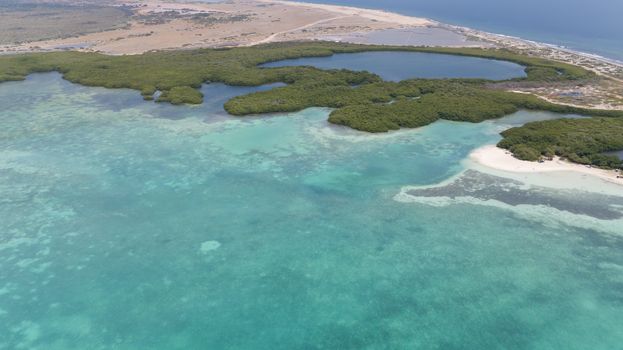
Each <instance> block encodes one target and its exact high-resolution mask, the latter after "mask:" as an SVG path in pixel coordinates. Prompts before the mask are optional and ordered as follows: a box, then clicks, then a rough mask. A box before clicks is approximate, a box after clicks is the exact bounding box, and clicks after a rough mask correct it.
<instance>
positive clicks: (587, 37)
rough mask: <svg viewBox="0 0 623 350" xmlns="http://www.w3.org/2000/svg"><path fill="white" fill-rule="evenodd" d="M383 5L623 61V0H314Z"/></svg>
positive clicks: (408, 13)
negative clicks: (622, 19) (622, 21)
mask: <svg viewBox="0 0 623 350" xmlns="http://www.w3.org/2000/svg"><path fill="white" fill-rule="evenodd" d="M307 2H321V3H329V4H339V5H348V6H356V7H365V8H376V9H383V10H388V11H393V12H399V13H403V14H407V15H412V16H420V17H428V18H433V19H436V20H439V21H442V22H446V23H451V24H459V25H464V26H468V27H472V28H476V29H483V30H486V31H491V32H495V33H501V34H507V35H515V36H520V37H522V38H526V39H532V40H537V41H541V42H546V43H550V44H557V45H564V46H568V47H570V48H573V49H578V50H581V51H586V52H592V53H596V54H600V55H603V56H606V57H610V58H614V59H618V60H620V61H623V37H622V35H621V34H623V27H622V25H621V18H623V1H619V0H593V1H585V0H548V1H540V0H522V1H508V0H501V1H500V0H470V1H465V0H435V1H430V0H386V1H375V0H311V1H307Z"/></svg>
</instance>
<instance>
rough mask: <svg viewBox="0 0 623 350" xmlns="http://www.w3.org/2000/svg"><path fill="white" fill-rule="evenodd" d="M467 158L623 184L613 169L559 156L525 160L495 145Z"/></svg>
mask: <svg viewBox="0 0 623 350" xmlns="http://www.w3.org/2000/svg"><path fill="white" fill-rule="evenodd" d="M469 160H470V161H472V162H474V163H476V164H479V165H481V166H484V167H486V168H490V169H493V170H498V171H503V172H509V173H515V174H526V173H530V174H543V173H553V172H572V173H576V174H582V175H588V176H591V177H595V178H599V179H601V180H604V181H607V182H610V183H614V184H617V185H620V186H623V178H617V176H623V174H621V173H618V172H616V171H614V170H604V169H599V168H593V167H588V166H585V165H580V164H575V163H571V162H568V161H565V160H562V159H560V158H555V159H554V160H552V161H546V162H544V163H537V162H527V161H523V160H519V159H517V158H515V157H513V156H512V155H511V154H510V152H508V151H507V150H504V149H502V148H498V147H496V146H495V145H487V146H484V147H481V148H478V149H476V150H475V151H473V152H472V153H471V154H470V155H469Z"/></svg>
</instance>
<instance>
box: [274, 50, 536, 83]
mask: <svg viewBox="0 0 623 350" xmlns="http://www.w3.org/2000/svg"><path fill="white" fill-rule="evenodd" d="M287 66H314V67H317V68H321V69H351V70H367V71H369V72H373V73H376V74H378V75H379V76H381V78H383V79H384V80H391V81H400V80H405V79H410V78H416V77H417V78H427V79H442V78H480V79H490V80H505V79H512V78H521V77H525V76H526V73H525V72H524V69H525V67H523V66H521V65H518V64H516V63H512V62H507V61H497V60H490V59H482V58H474V57H460V56H450V55H438V54H430V53H414V52H362V53H354V54H338V55H333V56H329V57H309V58H297V59H291V60H283V61H277V62H270V63H266V64H263V65H262V67H287Z"/></svg>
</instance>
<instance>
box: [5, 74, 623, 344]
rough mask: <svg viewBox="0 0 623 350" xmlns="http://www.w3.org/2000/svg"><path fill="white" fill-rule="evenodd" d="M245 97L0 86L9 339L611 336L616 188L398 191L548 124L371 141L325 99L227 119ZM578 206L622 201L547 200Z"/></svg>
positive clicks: (533, 340) (619, 308) (214, 89)
mask: <svg viewBox="0 0 623 350" xmlns="http://www.w3.org/2000/svg"><path fill="white" fill-rule="evenodd" d="M251 90H252V89H250V88H231V87H226V86H222V85H214V86H207V87H205V88H204V89H203V91H204V93H205V94H206V99H207V101H208V103H206V104H204V105H202V106H199V107H183V106H182V107H172V106H168V105H163V104H154V103H150V102H144V101H142V100H141V97H140V94H139V93H138V92H136V91H128V90H105V89H101V88H87V87H81V86H78V85H72V84H70V83H68V82H66V81H64V80H62V79H61V78H60V76H59V75H58V74H43V75H32V76H30V77H28V79H27V80H26V81H25V82H14V83H5V84H0V106H2V110H1V112H0V121H1V122H2V125H3V127H2V128H0V218H1V220H0V324H1V325H2V326H1V327H0V349H10V350H13V349H46V350H50V349H51V350H55V349H63V350H68V349H128V350H129V349H133V350H136V349H150V350H154V349H167V350H168V349H271V350H274V349H288V350H291V349H418V348H421V349H435V348H437V349H452V348H454V349H608V350H609V349H616V348H619V347H620V345H621V344H622V343H623V319H622V318H621V314H623V232H621V230H620V228H621V227H623V226H622V224H623V222H622V221H621V220H620V215H619V214H621V213H620V208H621V207H623V199H614V200H613V199H612V198H610V199H608V201H602V200H601V199H600V198H599V197H589V196H584V195H582V194H581V193H576V192H571V193H560V194H557V193H554V194H552V193H540V194H539V195H540V196H546V197H543V198H550V197H551V196H555V199H556V201H555V202H554V203H556V206H555V207H549V206H545V205H533V204H529V203H527V204H523V205H515V204H505V205H504V204H503V203H502V202H500V203H497V202H495V201H483V200H481V199H478V198H471V199H470V197H469V196H467V197H465V198H463V200H461V201H459V200H453V199H452V198H450V197H448V198H446V203H441V202H431V203H428V204H427V203H425V201H424V202H417V201H413V202H405V201H398V200H396V198H395V196H396V195H397V194H398V193H400V191H401V189H402V187H403V186H406V185H430V184H436V183H439V182H441V181H444V180H446V179H448V178H450V177H452V176H454V175H457V174H459V173H460V172H461V171H462V170H463V165H461V160H463V159H464V158H465V157H466V156H467V155H468V154H469V152H470V151H471V150H473V149H474V148H476V147H479V146H481V145H483V144H487V143H493V142H496V141H497V140H498V139H499V136H498V133H499V131H501V130H503V129H505V128H508V127H509V126H511V125H516V124H517V123H520V122H524V121H528V120H538V119H544V118H552V117H556V116H554V115H551V114H546V113H525V112H520V113H518V114H517V115H515V116H512V117H509V118H505V119H503V120H500V121H495V122H487V123H482V124H467V123H453V122H437V123H435V124H433V125H430V126H428V127H426V128H422V129H419V130H410V131H400V132H396V133H392V134H387V135H368V134H361V133H357V132H354V131H350V130H346V129H342V128H336V127H331V126H329V125H328V124H327V122H326V118H327V115H328V113H329V111H328V110H326V109H309V110H305V111H303V112H300V113H294V114H287V115H279V116H268V117H263V118H246V119H235V118H230V117H227V116H225V115H224V112H223V111H222V108H221V104H222V101H224V100H225V99H226V98H227V97H228V96H233V95H236V94H240V93H244V92H248V91H251ZM496 181H497V182H496V188H500V191H502V192H504V191H506V190H507V189H508V188H510V187H508V186H509V185H506V184H505V183H504V182H502V183H499V180H496ZM513 189H514V190H515V191H520V190H521V189H517V188H515V187H513ZM450 190H452V191H457V190H461V189H460V188H458V189H457V188H456V186H454V187H453V188H451V189H450ZM532 191H540V190H538V189H532ZM518 193H519V192H518ZM485 194H486V195H488V196H495V195H496V193H492V192H491V189H490V188H489V189H488V192H486V193H485ZM547 196H549V197H547ZM505 198H506V199H505V200H507V201H508V202H509V203H512V202H513V201H517V199H516V198H510V199H508V194H506V195H505ZM524 198H525V196H524ZM519 199H521V198H519ZM529 199H530V200H533V198H532V197H530V198H529ZM578 200H583V201H588V200H594V201H595V203H601V204H600V205H601V207H602V208H604V211H605V210H606V208H605V207H604V205H606V204H604V203H613V205H611V206H609V207H608V208H607V210H608V215H601V214H602V213H598V212H597V213H595V217H592V216H590V215H581V214H573V213H572V212H578V211H577V210H575V209H574V210H573V211H566V210H561V209H556V208H562V207H565V206H568V205H569V203H574V201H575V202H577V201H578ZM583 203H584V202H583ZM587 203H589V202H587ZM585 204H586V203H585ZM589 204H590V203H589ZM617 205H618V207H617ZM586 207H587V206H584V207H582V208H586ZM582 208H580V209H582ZM588 208H592V207H591V206H588ZM595 208H599V207H594V208H592V209H591V210H593V211H594V210H597V209H595ZM617 208H618V210H619V211H618V212H617ZM617 213H619V214H617ZM621 215H623V214H621ZM606 216H607V217H609V218H610V219H607V220H605V219H600V218H599V217H606Z"/></svg>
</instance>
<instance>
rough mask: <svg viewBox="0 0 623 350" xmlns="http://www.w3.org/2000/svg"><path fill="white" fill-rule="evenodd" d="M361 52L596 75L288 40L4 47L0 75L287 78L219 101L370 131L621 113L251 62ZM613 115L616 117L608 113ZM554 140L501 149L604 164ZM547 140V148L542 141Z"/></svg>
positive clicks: (191, 99)
mask: <svg viewBox="0 0 623 350" xmlns="http://www.w3.org/2000/svg"><path fill="white" fill-rule="evenodd" d="M364 51H409V52H426V53H437V54H451V55H461V56H472V57H479V58H487V59H497V60H506V61H511V62H514V63H518V64H521V65H523V66H525V67H526V68H525V71H526V74H527V76H526V77H525V78H516V79H512V80H514V81H528V82H531V84H535V83H536V84H538V83H542V84H549V83H552V82H564V81H583V80H587V79H591V78H594V77H595V75H594V73H592V72H590V71H588V70H586V69H583V68H581V67H578V66H574V65H569V64H565V63H561V62H555V61H550V60H546V59H541V58H536V57H528V56H523V55H519V54H516V53H513V52H511V51H508V50H502V49H481V48H431V47H401V46H374V45H355V44H343V43H330V42H292V43H278V44H267V45H261V46H256V47H240V48H230V49H199V50H182V51H162V52H148V53H145V54H141V55H129V56H108V55H103V54H99V53H84V52H50V53H32V54H22V55H6V56H0V82H2V81H11V80H21V79H24V78H25V77H26V76H27V75H28V74H31V73H35V72H50V71H57V72H60V73H61V74H62V75H63V77H64V79H66V80H68V81H71V82H74V83H78V84H82V85H87V86H102V87H107V88H129V89H134V90H138V91H140V92H141V94H142V96H143V98H145V99H146V100H151V99H154V94H155V93H156V92H157V91H159V92H161V93H160V95H159V96H158V97H157V99H156V100H157V101H158V102H170V103H173V104H184V103H188V104H198V103H201V102H202V101H203V96H202V94H201V92H200V91H199V88H200V87H201V85H202V84H203V83H206V82H220V83H225V84H228V85H236V86H259V85H263V84H268V83H277V82H281V83H285V84H286V85H285V86H283V87H278V88H274V89H271V90H268V91H262V92H256V93H251V94H247V95H243V96H238V97H235V98H233V99H231V100H229V101H228V102H227V103H226V104H225V109H226V110H227V112H229V113H230V114H232V115H236V116H245V115H253V114H262V113H275V112H293V111H299V110H302V109H305V108H309V107H329V108H332V109H333V111H332V112H331V114H330V117H329V121H330V122H331V123H334V124H339V125H344V126H348V127H351V128H354V129H357V130H362V131H367V132H387V131H389V130H395V129H399V128H414V127H420V126H424V125H427V124H430V123H432V122H434V121H436V120H439V119H446V120H454V121H466V122H481V121H483V120H487V119H493V118H499V117H502V116H504V115H507V114H510V113H513V112H515V111H517V110H519V109H530V110H545V111H552V112H557V113H575V114H581V115H586V116H593V117H601V118H600V119H595V120H600V121H602V120H606V122H604V123H608V122H607V120H608V119H603V118H604V117H610V118H612V117H623V111H609V110H591V109H584V108H576V107H570V106H563V105H557V104H553V103H549V102H546V101H544V100H541V99H539V98H537V97H535V96H532V95H527V94H519V93H513V92H507V91H503V90H499V89H493V88H491V86H490V85H491V83H492V82H491V81H488V80H481V79H435V80H431V79H410V80H404V81H401V82H388V81H383V80H382V79H381V78H380V77H379V76H378V75H376V74H372V73H369V72H365V71H363V72H354V71H350V70H343V69H342V70H321V69H317V68H314V67H279V68H262V67H258V66H259V65H261V64H263V63H267V62H272V61H279V60H284V59H293V58H301V57H322V56H330V55H333V54H338V53H356V52H364ZM621 120H623V119H621ZM617 122H619V119H617V120H616V121H614V119H613V121H611V123H617ZM537 125H541V124H537ZM545 126H547V124H545ZM590 126H591V125H589V124H582V123H578V124H576V125H575V127H578V128H584V127H586V128H589V127H590ZM544 130H547V131H545V132H544V134H543V135H546V134H548V133H552V132H554V130H553V129H551V128H545V129H544ZM515 132H517V131H515ZM620 135H623V134H621V133H619V136H618V137H619V138H621V137H622V136H620ZM558 136H560V135H558ZM612 137H614V138H616V137H617V136H616V135H612ZM554 139H555V138H554V137H551V138H547V137H545V136H543V138H542V139H540V140H541V141H539V142H540V143H539V145H538V147H537V144H530V143H516V142H514V143H513V144H508V148H509V149H511V151H513V153H514V154H515V155H516V156H518V157H520V158H523V159H534V158H535V157H533V155H534V154H548V153H549V151H553V152H554V153H556V154H560V155H563V156H566V157H568V158H569V159H571V160H574V161H578V162H587V161H588V162H591V163H593V164H596V165H598V164H601V163H602V158H600V156H598V151H597V150H595V151H594V152H593V148H592V144H590V142H592V141H589V140H587V141H586V143H583V141H577V144H576V145H575V146H577V147H575V146H574V147H570V148H566V146H564V145H562V144H561V145H556V144H554V141H555V140H554ZM562 139H564V137H562V136H561V138H556V142H559V141H560V140H562ZM547 140H550V141H551V142H549V143H548V141H547ZM507 142H509V141H507ZM560 142H562V141H560ZM545 144H547V145H548V146H547V147H541V146H544V145H545ZM583 144H584V145H585V146H586V147H585V148H584V147H583V146H582V145H583ZM609 144H610V145H615V144H616V143H609ZM513 146H514V147H513ZM557 147H558V148H557ZM609 148H615V147H609ZM620 148H623V146H621V147H620ZM589 151H590V152H589ZM600 151H603V150H601V149H600ZM586 152H588V153H586ZM574 155H575V156H574ZM589 155H590V156H589ZM608 164H610V163H608Z"/></svg>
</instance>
